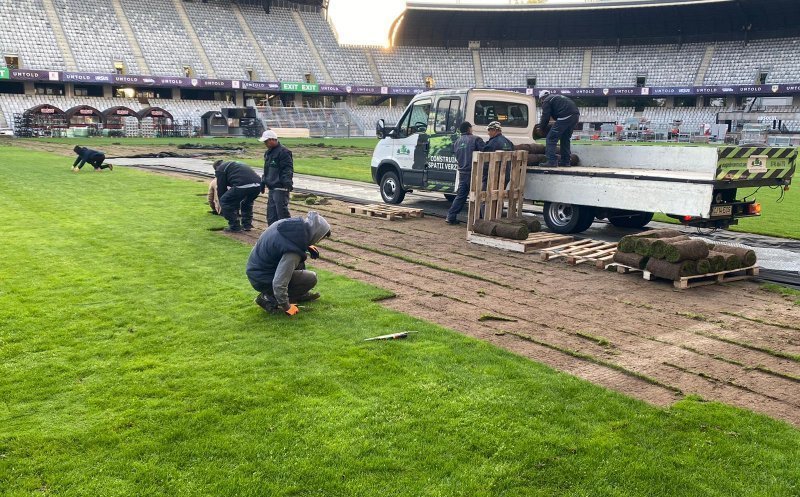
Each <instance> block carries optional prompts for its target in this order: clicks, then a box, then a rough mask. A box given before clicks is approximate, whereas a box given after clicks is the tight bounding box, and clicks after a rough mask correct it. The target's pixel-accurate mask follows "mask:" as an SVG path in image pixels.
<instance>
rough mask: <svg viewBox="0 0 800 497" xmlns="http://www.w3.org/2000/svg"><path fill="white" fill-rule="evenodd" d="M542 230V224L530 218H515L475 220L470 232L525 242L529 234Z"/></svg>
mask: <svg viewBox="0 0 800 497" xmlns="http://www.w3.org/2000/svg"><path fill="white" fill-rule="evenodd" d="M541 230H542V224H541V223H540V222H539V221H538V220H537V219H534V218H532V217H525V216H523V217H517V218H506V219H495V220H494V221H487V220H485V219H477V220H475V222H474V223H473V224H472V231H474V232H475V233H480V234H481V235H486V236H499V237H502V238H510V239H512V240H526V239H527V238H528V235H529V234H530V233H537V232H539V231H541Z"/></svg>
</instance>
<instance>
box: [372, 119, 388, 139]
mask: <svg viewBox="0 0 800 497" xmlns="http://www.w3.org/2000/svg"><path fill="white" fill-rule="evenodd" d="M375 136H377V137H378V139H379V140H381V139H383V138H384V137H385V136H386V121H384V120H383V119H378V122H377V123H375Z"/></svg>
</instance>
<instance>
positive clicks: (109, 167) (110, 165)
mask: <svg viewBox="0 0 800 497" xmlns="http://www.w3.org/2000/svg"><path fill="white" fill-rule="evenodd" d="M106 166H108V170H109V171H113V170H114V164H106Z"/></svg>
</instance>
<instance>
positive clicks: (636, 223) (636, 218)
mask: <svg viewBox="0 0 800 497" xmlns="http://www.w3.org/2000/svg"><path fill="white" fill-rule="evenodd" d="M652 220H653V213H652V212H638V213H636V214H633V215H631V216H619V217H609V218H608V222H609V223H611V224H612V225H614V226H616V227H617V228H644V227H645V226H647V223H649V222H650V221H652Z"/></svg>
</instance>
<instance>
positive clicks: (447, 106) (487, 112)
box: [372, 90, 536, 204]
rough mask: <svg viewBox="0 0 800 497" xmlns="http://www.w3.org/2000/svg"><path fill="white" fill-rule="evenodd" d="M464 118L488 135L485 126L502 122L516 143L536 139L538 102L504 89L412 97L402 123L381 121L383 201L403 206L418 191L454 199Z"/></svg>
mask: <svg viewBox="0 0 800 497" xmlns="http://www.w3.org/2000/svg"><path fill="white" fill-rule="evenodd" d="M463 121H469V122H470V123H472V125H473V128H472V132H473V133H474V134H475V135H477V136H480V137H481V138H483V139H484V140H488V139H489V135H488V133H487V132H486V126H487V125H488V124H489V123H490V122H492V121H499V122H500V123H501V124H502V125H503V134H504V135H505V136H506V138H508V139H509V140H511V142H512V143H513V144H514V145H520V144H528V143H533V127H534V125H535V124H536V122H535V121H536V101H535V100H534V98H533V97H532V96H529V95H523V94H520V93H515V92H510V91H502V90H434V91H428V92H425V93H420V94H419V95H417V96H416V97H414V99H413V100H412V101H411V103H410V104H409V105H408V107H407V108H406V111H405V112H404V113H403V117H402V118H401V119H400V122H399V123H397V124H396V125H395V126H394V127H386V124H385V122H384V121H383V119H381V120H380V121H378V124H377V128H376V134H377V136H378V138H379V139H380V141H379V142H378V145H377V146H376V147H375V151H374V152H373V154H372V179H373V180H374V181H375V182H376V183H377V184H378V185H379V186H380V190H381V197H383V201H384V202H386V203H389V204H399V203H401V202H402V201H403V198H404V197H405V194H406V192H410V191H413V190H418V191H434V192H442V193H444V194H445V196H446V197H448V198H452V197H453V196H454V195H455V189H456V186H457V185H458V178H457V171H456V170H457V167H458V164H457V162H456V158H455V154H454V153H453V143H454V142H455V141H456V140H457V139H458V137H459V132H458V128H459V126H460V125H461V123H462V122H463Z"/></svg>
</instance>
